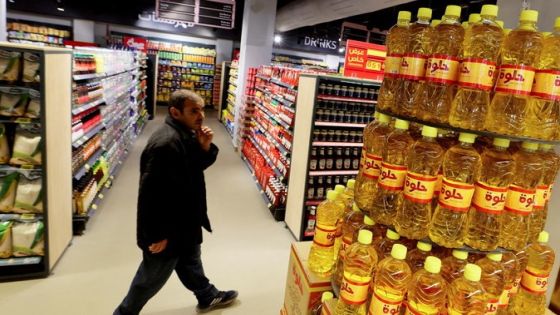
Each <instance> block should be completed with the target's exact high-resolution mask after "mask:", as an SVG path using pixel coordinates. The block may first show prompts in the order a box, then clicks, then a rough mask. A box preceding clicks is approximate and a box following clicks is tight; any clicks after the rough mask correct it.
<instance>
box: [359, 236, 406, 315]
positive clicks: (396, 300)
mask: <svg viewBox="0 0 560 315" xmlns="http://www.w3.org/2000/svg"><path fill="white" fill-rule="evenodd" d="M406 251H407V249H406V247H405V246H404V245H402V244H395V245H393V247H392V249H391V256H389V257H387V258H385V259H383V260H381V262H380V263H379V265H378V266H377V271H376V272H375V278H374V281H373V295H372V296H371V303H370V305H369V313H368V314H372V315H373V314H400V309H401V304H402V302H403V300H404V297H405V295H406V292H407V289H408V286H409V284H410V281H411V280H412V271H410V267H409V266H408V264H407V263H406V261H405V259H406Z"/></svg>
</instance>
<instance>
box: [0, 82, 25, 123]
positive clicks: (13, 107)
mask: <svg viewBox="0 0 560 315" xmlns="http://www.w3.org/2000/svg"><path fill="white" fill-rule="evenodd" d="M27 103H29V92H28V89H25V88H17V87H1V88H0V115H4V116H18V117H19V116H23V115H24V114H25V109H26V108H27Z"/></svg>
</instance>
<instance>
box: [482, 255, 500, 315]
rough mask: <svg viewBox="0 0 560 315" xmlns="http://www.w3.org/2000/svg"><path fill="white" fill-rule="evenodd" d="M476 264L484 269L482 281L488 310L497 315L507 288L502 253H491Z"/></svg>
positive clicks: (488, 312) (487, 311) (487, 312)
mask: <svg viewBox="0 0 560 315" xmlns="http://www.w3.org/2000/svg"><path fill="white" fill-rule="evenodd" d="M476 264H477V265H478V266H479V267H480V268H481V269H482V276H481V278H480V283H482V287H483V288H484V291H485V295H486V312H485V313H484V314H489V315H495V314H496V313H497V312H498V304H499V301H500V296H501V295H502V291H503V290H504V288H505V275H504V266H503V264H502V254H501V253H489V254H487V255H486V257H484V258H482V259H480V260H478V261H477V262H476Z"/></svg>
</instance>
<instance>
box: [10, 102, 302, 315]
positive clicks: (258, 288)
mask: <svg viewBox="0 0 560 315" xmlns="http://www.w3.org/2000/svg"><path fill="white" fill-rule="evenodd" d="M164 115H165V112H163V114H161V115H159V116H158V117H157V118H156V120H154V121H151V122H150V123H149V124H148V126H147V127H146V129H145V130H144V133H143V134H142V135H141V137H140V138H139V139H138V141H137V142H136V144H135V145H134V147H133V148H132V151H131V154H130V155H129V157H128V159H127V160H126V162H125V164H124V165H123V168H122V170H121V172H120V174H119V176H118V177H117V179H116V180H115V182H114V186H113V187H112V188H111V189H110V190H109V191H108V193H107V194H106V199H105V200H104V203H103V204H102V206H101V207H100V209H99V210H98V212H97V213H96V214H95V216H94V217H93V218H92V220H90V222H89V223H88V226H87V230H86V233H85V235H83V236H79V237H75V238H74V240H73V244H72V245H71V246H70V247H69V248H68V250H67V252H66V253H65V255H64V256H63V257H62V260H61V261H60V262H59V264H58V266H57V267H56V268H55V270H54V273H53V274H52V275H51V276H50V277H49V278H47V279H42V280H33V281H22V282H11V283H0V313H1V314H26V315H27V314H45V315H46V314H53V315H55V314H56V315H66V314H72V315H78V314H79V315H90V314H91V315H104V314H111V313H112V311H113V309H114V308H115V307H116V305H118V303H119V302H120V301H121V299H122V298H123V297H124V294H125V293H126V291H127V289H128V286H129V284H130V281H131V280H132V277H133V275H134V273H135V272H136V268H137V267H138V264H139V263H140V257H141V252H140V250H139V249H138V248H137V247H136V245H135V226H136V197H137V187H138V168H139V166H138V165H139V157H140V153H141V151H142V149H143V147H144V145H145V144H146V141H147V139H148V138H149V135H150V134H151V133H152V132H154V131H155V130H156V129H157V127H158V126H159V125H160V124H161V123H162V122H163V116H164ZM211 116H212V115H211ZM206 123H207V124H208V125H209V126H210V127H211V128H213V129H214V131H215V140H214V143H216V144H217V145H218V147H220V149H221V151H220V154H219V157H218V161H217V162H216V164H215V165H214V166H212V167H211V168H209V169H208V170H207V171H206V185H207V190H208V206H209V214H210V219H211V221H212V225H213V228H214V233H213V234H212V235H209V234H205V241H204V244H203V249H202V251H203V257H202V258H203V262H204V267H205V270H206V274H207V276H208V277H209V278H210V279H211V280H212V282H213V283H214V284H215V285H216V286H217V287H218V288H222V289H237V290H239V292H240V296H239V301H238V302H236V304H235V305H233V306H232V307H230V308H227V309H221V310H217V311H214V312H212V313H209V314H224V315H225V314H228V315H229V314H231V315H233V314H238V315H253V314H254V315H266V314H278V313H279V310H280V307H281V304H282V301H283V298H284V284H285V278H286V272H287V265H288V256H289V244H290V242H292V241H293V238H292V236H291V234H290V232H289V231H288V230H287V229H286V228H285V225H284V223H283V222H275V221H274V219H273V218H272V216H271V214H270V212H269V211H268V210H267V209H266V207H265V205H264V202H263V200H262V198H261V196H260V195H259V194H258V192H257V190H256V188H255V184H254V182H253V181H252V179H251V177H250V175H249V172H248V170H247V168H246V167H245V165H243V161H242V160H241V159H240V158H239V156H238V154H237V153H235V152H234V151H233V149H232V145H231V139H230V138H229V136H228V135H227V132H226V130H225V128H224V127H223V126H222V125H221V124H220V123H219V122H218V121H217V120H216V118H214V117H208V118H207V121H206ZM162 197H164V196H162ZM185 202H188V200H185ZM162 215H165V213H164V212H163V211H162ZM172 219H173V218H170V220H172ZM195 306H196V300H195V298H194V296H193V295H192V294H191V293H190V292H189V291H187V290H186V289H185V288H183V287H182V285H181V283H180V282H179V280H178V279H177V277H176V276H175V275H173V276H172V277H171V279H170V280H169V282H168V283H167V284H166V286H165V287H164V288H163V289H162V290H161V291H160V292H159V293H158V294H157V295H156V296H155V297H154V298H153V299H152V300H151V301H150V302H149V303H148V305H147V306H146V307H145V309H144V311H143V312H142V314H152V315H156V314H157V315H175V314H177V315H178V314H194V313H195Z"/></svg>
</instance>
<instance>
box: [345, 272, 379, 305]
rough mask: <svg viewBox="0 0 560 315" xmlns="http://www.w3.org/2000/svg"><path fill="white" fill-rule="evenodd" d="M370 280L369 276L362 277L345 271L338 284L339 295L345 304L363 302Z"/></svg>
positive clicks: (366, 296) (365, 298) (366, 295)
mask: <svg viewBox="0 0 560 315" xmlns="http://www.w3.org/2000/svg"><path fill="white" fill-rule="evenodd" d="M370 282H371V277H362V276H358V275H355V274H350V273H349V272H347V271H345V272H344V278H343V279H342V285H341V286H340V297H341V298H342V299H343V300H344V302H346V303H347V304H352V305H360V304H362V303H365V302H366V301H367V298H368V290H369V283H370Z"/></svg>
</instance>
